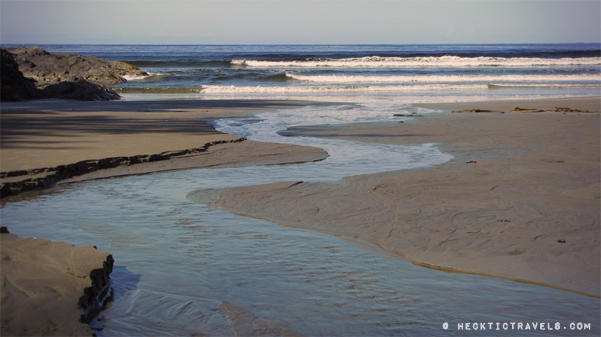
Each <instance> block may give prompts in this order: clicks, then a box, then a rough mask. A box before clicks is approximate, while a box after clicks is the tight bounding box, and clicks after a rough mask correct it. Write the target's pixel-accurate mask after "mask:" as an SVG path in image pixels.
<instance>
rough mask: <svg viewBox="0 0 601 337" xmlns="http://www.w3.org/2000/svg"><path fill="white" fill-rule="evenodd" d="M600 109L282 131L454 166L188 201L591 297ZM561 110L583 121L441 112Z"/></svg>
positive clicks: (580, 105) (546, 104)
mask: <svg viewBox="0 0 601 337" xmlns="http://www.w3.org/2000/svg"><path fill="white" fill-rule="evenodd" d="M599 102H600V99H599V98H597V97H595V98H584V99H570V100H562V101H561V102H556V101H545V100H540V101H512V102H508V101H504V102H474V103H461V104H445V105H421V106H427V107H429V108H434V109H442V110H444V111H446V112H447V113H435V114H429V115H423V117H420V118H417V117H415V118H412V119H404V120H403V123H387V124H382V123H378V124H376V123H363V124H352V125H344V126H328V125H324V126H307V127H295V128H291V129H289V130H288V131H286V132H283V133H284V134H286V135H287V136H295V135H299V136H300V135H302V136H312V137H324V138H338V139H347V140H354V141H362V142H376V143H386V144H398V145H409V146H410V145H417V144H422V143H436V144H437V147H438V148H439V149H440V150H441V151H443V152H446V153H449V154H451V155H453V156H454V158H453V159H452V160H450V161H449V162H447V163H444V164H441V165H437V166H432V167H427V168H422V169H413V170H404V171H395V172H386V173H378V174H368V175H360V176H353V177H346V178H344V179H342V181H338V182H335V183H300V182H289V183H276V184H271V185H263V186H249V187H241V188H234V189H223V190H210V191H200V192H198V193H196V195H195V196H194V198H196V199H198V200H200V201H201V202H210V203H211V205H214V206H216V207H219V208H222V209H225V210H229V211H231V212H234V213H236V214H241V215H247V216H252V217H257V218H263V219H267V220H270V221H274V222H276V223H279V224H281V225H285V226H291V227H298V228H308V229H312V230H317V231H322V232H326V233H330V234H333V235H337V236H340V237H343V238H345V239H348V240H351V241H354V242H357V243H360V244H365V245H368V246H369V247H372V248H374V249H378V250H382V251H384V252H386V253H389V254H392V255H394V256H397V257H400V258H403V259H406V260H408V261H411V262H413V263H415V264H417V265H421V266H425V267H429V268H434V269H440V270H444V271H447V272H465V273H473V274H481V275H489V276H496V277H502V278H507V279H511V280H514V281H519V282H530V283H534V284H539V285H545V286H551V287H555V288H559V289H562V290H569V291H573V292H577V293H580V294H585V295H590V296H596V297H598V296H599V294H600V253H601V252H600V233H601V231H600V222H599V220H600V219H599V218H600V184H599V183H600V179H601V160H600V152H601V151H600V144H601V136H600V129H601V128H600V116H601V115H600V114H599V113H598V111H599V110H601V109H599V108H598V107H599ZM558 103H561V105H559V104H558ZM566 106H569V107H570V108H571V109H573V110H574V111H575V110H589V112H588V113H578V112H539V113H521V112H515V113H500V112H499V113H449V112H450V111H452V110H465V109H491V107H492V108H494V109H496V110H498V111H511V110H514V108H515V107H524V108H531V109H541V110H550V109H554V108H556V107H566ZM590 111H597V113H594V112H590ZM409 113H410V111H409ZM366 155H368V154H366Z"/></svg>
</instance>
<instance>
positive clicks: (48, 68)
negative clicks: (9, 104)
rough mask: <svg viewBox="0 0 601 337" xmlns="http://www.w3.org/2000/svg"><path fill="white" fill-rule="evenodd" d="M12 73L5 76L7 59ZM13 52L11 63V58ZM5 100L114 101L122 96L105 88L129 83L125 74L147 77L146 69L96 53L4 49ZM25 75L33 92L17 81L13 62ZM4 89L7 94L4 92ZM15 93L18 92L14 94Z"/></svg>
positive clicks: (36, 48)
mask: <svg viewBox="0 0 601 337" xmlns="http://www.w3.org/2000/svg"><path fill="white" fill-rule="evenodd" d="M5 55H6V58H7V69H9V70H8V74H9V75H10V76H5V75H4V72H5V69H4V68H5V67H4V63H5V61H4V58H5ZM10 55H12V56H13V57H12V59H13V60H12V62H11V61H10V60H9V58H10ZM2 64H3V65H2V74H3V75H2V100H3V101H4V100H25V99H33V98H67V99H78V100H114V99H119V95H118V94H117V93H116V92H115V91H113V90H112V89H108V88H106V87H104V86H105V85H109V84H119V83H124V82H126V80H125V78H124V76H147V75H148V73H146V72H145V71H143V70H141V69H139V68H137V67H135V66H133V65H131V64H128V63H125V62H118V61H107V60H103V59H101V58H97V57H93V56H84V55H77V54H67V53H48V52H47V51H45V50H44V49H42V48H40V47H31V48H25V47H18V48H8V49H7V48H2ZM15 64H16V65H17V66H18V69H17V71H19V72H20V73H21V74H22V76H24V77H25V78H29V79H32V80H33V82H34V83H35V89H36V90H35V91H34V93H33V95H31V93H30V92H29V91H30V90H29V91H27V92H25V91H24V90H25V89H22V85H21V84H17V83H20V82H16V79H17V76H16V75H15V72H14V70H10V69H14V65H15ZM5 90H7V94H6V95H5ZM13 92H16V93H17V94H14V93H13Z"/></svg>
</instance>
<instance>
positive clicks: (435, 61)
mask: <svg viewBox="0 0 601 337" xmlns="http://www.w3.org/2000/svg"><path fill="white" fill-rule="evenodd" d="M231 64H232V65H234V66H242V67H256V68H288V67H292V68H296V67H298V68H319V67H331V68H407V67H420V68H421V67H437V68H446V67H452V68H456V67H457V68H461V67H534V66H577V65H578V66H582V65H586V66H600V65H601V57H581V58H561V59H546V58H524V57H518V58H504V57H459V56H440V57H430V56H428V57H380V56H369V57H359V58H344V59H308V60H301V61H299V60H295V61H261V60H232V61H231Z"/></svg>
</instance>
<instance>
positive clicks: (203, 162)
mask: <svg viewBox="0 0 601 337" xmlns="http://www.w3.org/2000/svg"><path fill="white" fill-rule="evenodd" d="M304 104H307V103H304V102H283V101H282V102H274V101H247V102H242V101H209V102H201V101H195V102H187V103H186V102H168V101H164V102H146V103H140V102H133V104H132V102H125V103H124V102H115V103H113V104H110V103H109V104H98V103H93V102H72V101H54V102H39V101H32V102H26V103H19V104H18V105H13V106H14V108H12V107H11V104H4V105H3V107H2V124H1V127H2V130H1V133H2V141H1V148H2V160H1V163H2V164H1V166H2V173H3V177H2V178H1V179H0V182H1V183H2V184H4V185H6V184H11V183H14V185H13V186H16V188H15V191H14V192H15V193H19V192H22V190H21V189H20V188H19V187H21V186H25V189H24V190H25V191H26V190H27V189H28V188H27V187H31V188H33V189H34V190H39V189H40V188H43V187H52V186H54V185H55V184H57V183H59V184H60V183H72V182H76V181H85V180H93V179H103V178H114V177H121V176H129V175H139V174H150V173H157V172H165V171H174V170H182V169H192V168H216V167H239V166H245V165H278V164H291V163H298V162H310V161H316V160H323V159H325V158H326V157H327V153H326V152H325V151H323V150H321V149H317V148H311V147H301V146H294V145H285V144H269V143H261V142H253V141H247V140H245V139H244V138H243V137H237V136H233V135H228V134H223V133H220V132H217V131H215V129H214V128H213V127H212V126H211V125H210V124H209V122H210V120H211V119H215V118H224V117H229V116H236V117H240V116H245V115H250V114H252V113H255V112H257V111H264V110H270V109H276V108H278V109H282V108H286V107H298V106H302V105H304ZM308 104H312V103H308ZM166 153H168V154H170V155H169V156H165V154H166ZM161 154H162V157H159V158H156V159H154V160H150V161H146V162H140V163H138V164H132V163H131V158H148V157H150V156H152V155H161ZM110 158H127V159H128V160H127V161H120V162H122V163H123V164H122V165H114V166H113V167H102V166H100V165H90V163H98V162H102V161H107V159H110ZM82 163H85V165H84V164H82ZM69 165H75V166H79V167H82V169H81V170H79V171H72V172H68V173H66V174H64V175H63V176H61V177H56V176H53V175H54V174H55V173H56V168H57V167H59V168H60V167H61V166H69ZM49 176H51V177H54V178H53V179H49V178H48V177H49ZM59 178H60V179H59ZM31 181H42V182H45V183H47V185H46V186H43V185H39V184H38V183H36V184H35V185H33V186H32V185H30V182H31ZM3 191H4V189H3ZM36 193H38V192H36V191H33V192H30V194H27V193H23V195H16V196H13V197H12V198H21V197H25V198H28V197H29V198H31V197H34V198H35V195H36ZM3 197H5V196H4V195H3ZM4 200H6V201H8V202H10V201H11V200H18V199H11V197H10V196H9V197H6V198H4ZM4 229H5V227H3V230H4ZM0 238H1V239H2V243H1V245H0V246H1V250H2V268H1V270H2V335H32V336H38V335H57V336H66V335H69V336H71V335H74V336H75V335H76V336H82V335H89V336H91V335H92V334H93V331H92V330H91V329H90V327H89V326H88V325H87V323H88V321H87V320H84V321H83V322H81V321H80V317H81V316H82V315H84V313H85V311H84V310H83V309H82V308H81V304H78V303H80V302H81V298H82V297H84V290H85V288H88V287H94V285H93V284H92V280H91V279H93V277H92V274H93V272H94V270H98V269H103V268H104V267H103V263H104V261H105V260H106V259H107V256H110V259H111V261H112V255H109V254H107V253H102V252H100V251H98V250H96V248H95V247H91V246H85V247H75V246H72V245H70V244H67V243H61V242H52V241H48V240H36V239H35V238H28V239H26V238H19V237H16V236H14V235H12V234H10V233H8V232H7V233H4V232H3V234H1V236H0ZM116 258H117V259H119V257H116ZM107 268H108V267H107ZM109 269H111V270H112V262H111V265H110V268H109ZM108 274H110V271H108V273H107V277H108ZM47 303H52V305H47ZM95 314H97V312H95V313H94V314H93V315H92V316H91V317H93V316H94V315H95Z"/></svg>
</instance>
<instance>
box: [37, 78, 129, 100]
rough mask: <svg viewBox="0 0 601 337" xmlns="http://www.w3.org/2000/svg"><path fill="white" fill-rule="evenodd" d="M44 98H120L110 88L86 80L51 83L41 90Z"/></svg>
mask: <svg viewBox="0 0 601 337" xmlns="http://www.w3.org/2000/svg"><path fill="white" fill-rule="evenodd" d="M42 96H43V97H44V98H64V99H77V100H80V101H110V100H118V99H120V98H121V96H119V94H117V93H116V92H115V91H113V90H112V89H108V88H105V87H104V86H102V85H99V84H95V83H92V82H89V81H86V80H82V79H80V80H77V81H76V82H60V83H56V84H51V85H48V86H46V87H44V89H43V90H42Z"/></svg>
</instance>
